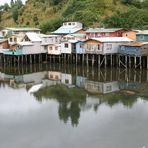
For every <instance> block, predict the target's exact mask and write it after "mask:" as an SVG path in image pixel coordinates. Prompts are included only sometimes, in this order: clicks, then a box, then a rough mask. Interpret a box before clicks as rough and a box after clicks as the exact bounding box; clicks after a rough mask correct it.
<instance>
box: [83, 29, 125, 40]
mask: <svg viewBox="0 0 148 148" xmlns="http://www.w3.org/2000/svg"><path fill="white" fill-rule="evenodd" d="M123 32H125V30H124V29H121V30H118V31H115V32H87V33H86V36H87V38H98V37H122V34H123Z"/></svg>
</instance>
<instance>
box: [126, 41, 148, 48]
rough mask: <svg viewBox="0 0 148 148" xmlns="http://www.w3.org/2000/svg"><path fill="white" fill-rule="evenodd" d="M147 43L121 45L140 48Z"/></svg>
mask: <svg viewBox="0 0 148 148" xmlns="http://www.w3.org/2000/svg"><path fill="white" fill-rule="evenodd" d="M147 44H148V42H133V43H128V44H123V46H132V47H133V46H134V47H140V46H143V45H147Z"/></svg>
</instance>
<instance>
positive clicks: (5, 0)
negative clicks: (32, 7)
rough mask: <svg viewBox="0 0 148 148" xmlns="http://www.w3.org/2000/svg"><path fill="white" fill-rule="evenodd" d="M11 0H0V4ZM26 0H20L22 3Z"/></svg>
mask: <svg viewBox="0 0 148 148" xmlns="http://www.w3.org/2000/svg"><path fill="white" fill-rule="evenodd" d="M10 1H11V0H0V5H3V4H4V3H10ZM14 1H15V0H14ZM25 1H26V0H22V2H23V3H25Z"/></svg>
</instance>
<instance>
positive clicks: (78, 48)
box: [73, 42, 85, 54]
mask: <svg viewBox="0 0 148 148" xmlns="http://www.w3.org/2000/svg"><path fill="white" fill-rule="evenodd" d="M73 53H77V54H84V53H85V49H84V45H83V43H81V42H78V43H76V45H75V49H74V50H73Z"/></svg>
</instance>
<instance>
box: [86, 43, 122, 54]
mask: <svg viewBox="0 0 148 148" xmlns="http://www.w3.org/2000/svg"><path fill="white" fill-rule="evenodd" d="M121 44H122V42H117V43H115V42H113V43H112V42H108V43H97V44H92V43H91V44H88V43H86V44H84V49H85V52H86V53H88V54H103V55H104V54H114V53H118V49H119V46H120V45H121Z"/></svg>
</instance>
